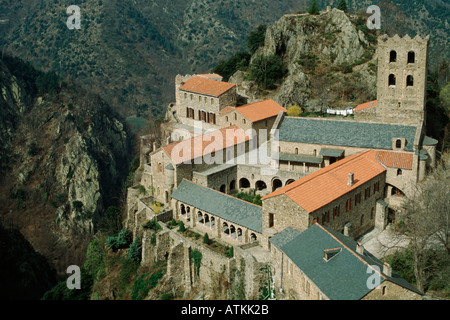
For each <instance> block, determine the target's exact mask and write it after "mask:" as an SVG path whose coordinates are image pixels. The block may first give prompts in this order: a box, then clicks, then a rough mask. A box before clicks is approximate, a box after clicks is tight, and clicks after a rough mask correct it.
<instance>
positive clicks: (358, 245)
mask: <svg viewBox="0 0 450 320" xmlns="http://www.w3.org/2000/svg"><path fill="white" fill-rule="evenodd" d="M356 253H359V254H360V255H363V254H364V246H363V245H362V244H361V242H357V243H356Z"/></svg>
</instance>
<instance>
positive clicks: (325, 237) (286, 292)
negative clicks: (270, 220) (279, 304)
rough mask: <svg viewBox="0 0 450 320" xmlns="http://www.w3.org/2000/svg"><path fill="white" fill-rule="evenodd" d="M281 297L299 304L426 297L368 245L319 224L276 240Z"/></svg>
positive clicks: (286, 232)
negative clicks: (370, 251)
mask: <svg viewBox="0 0 450 320" xmlns="http://www.w3.org/2000/svg"><path fill="white" fill-rule="evenodd" d="M270 244H271V246H270V250H271V253H272V255H273V261H274V268H273V269H274V270H275V274H274V279H275V280H274V282H275V288H276V293H277V295H278V296H281V297H280V298H281V299H283V298H284V299H294V300H390V299H394V300H402V299H405V300H418V299H421V298H422V293H421V292H420V291H418V290H417V289H416V288H414V287H413V286H412V285H411V284H409V283H408V282H407V281H405V280H404V279H403V278H402V277H400V276H399V275H398V274H396V273H395V272H393V271H392V268H391V267H390V266H389V265H388V264H384V263H383V262H381V261H380V260H378V259H377V258H375V257H374V256H373V255H371V254H370V253H369V252H368V251H367V250H365V249H364V247H363V246H362V245H361V244H359V243H357V242H355V241H354V240H352V239H351V238H349V237H346V236H344V235H342V234H341V233H339V232H335V231H331V230H329V229H328V228H325V227H323V226H322V225H320V224H319V223H316V224H314V225H313V226H311V227H309V228H308V229H306V230H304V231H303V230H300V229H297V228H293V227H288V228H286V229H284V230H283V231H282V232H280V233H278V234H277V235H276V236H274V237H273V238H272V239H271V240H270Z"/></svg>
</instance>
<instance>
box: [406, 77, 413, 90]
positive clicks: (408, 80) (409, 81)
mask: <svg viewBox="0 0 450 320" xmlns="http://www.w3.org/2000/svg"><path fill="white" fill-rule="evenodd" d="M406 86H407V87H413V86H414V77H413V76H411V75H409V76H407V77H406Z"/></svg>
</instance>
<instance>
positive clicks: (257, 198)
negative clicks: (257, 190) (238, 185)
mask: <svg viewBox="0 0 450 320" xmlns="http://www.w3.org/2000/svg"><path fill="white" fill-rule="evenodd" d="M235 197H236V198H238V199H241V200H244V201H247V202H250V203H253V204H256V205H258V206H262V200H261V196H260V195H250V194H248V193H245V192H239V193H237V194H236V195H235Z"/></svg>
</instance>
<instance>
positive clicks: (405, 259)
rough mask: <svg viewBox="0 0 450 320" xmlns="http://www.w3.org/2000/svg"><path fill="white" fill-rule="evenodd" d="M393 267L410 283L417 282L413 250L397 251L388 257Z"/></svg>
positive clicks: (388, 261) (387, 260)
mask: <svg viewBox="0 0 450 320" xmlns="http://www.w3.org/2000/svg"><path fill="white" fill-rule="evenodd" d="M386 262H387V263H389V264H390V265H391V267H392V270H394V271H396V272H398V273H399V274H400V276H401V277H402V278H403V279H405V280H406V281H408V282H409V283H415V282H416V278H415V276H414V265H413V256H412V253H411V251H409V250H405V251H403V252H401V251H396V252H395V253H394V254H393V255H391V256H389V257H388V258H387V259H386Z"/></svg>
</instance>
